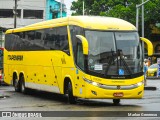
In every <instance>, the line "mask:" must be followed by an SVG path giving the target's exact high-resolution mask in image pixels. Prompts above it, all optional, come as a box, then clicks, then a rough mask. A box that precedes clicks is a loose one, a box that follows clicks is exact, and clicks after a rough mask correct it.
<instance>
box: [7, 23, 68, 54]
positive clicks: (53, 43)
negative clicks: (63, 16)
mask: <svg viewBox="0 0 160 120" xmlns="http://www.w3.org/2000/svg"><path fill="white" fill-rule="evenodd" d="M5 48H6V49H7V50H11V51H17V50H20V51H26V50H27V51H31V50H62V51H64V52H66V53H67V54H68V53H69V43H68V34H67V27H66V26H65V27H57V28H50V29H42V30H36V31H25V32H20V33H14V34H6V41H5Z"/></svg>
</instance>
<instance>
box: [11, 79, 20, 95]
mask: <svg viewBox="0 0 160 120" xmlns="http://www.w3.org/2000/svg"><path fill="white" fill-rule="evenodd" d="M13 85H14V89H15V91H16V92H20V84H19V82H18V79H17V78H15V79H14V83H13Z"/></svg>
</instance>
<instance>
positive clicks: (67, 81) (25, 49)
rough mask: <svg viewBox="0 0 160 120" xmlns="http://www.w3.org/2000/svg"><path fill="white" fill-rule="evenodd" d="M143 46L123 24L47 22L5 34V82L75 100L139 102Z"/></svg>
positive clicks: (88, 19) (82, 19) (87, 19)
mask: <svg viewBox="0 0 160 120" xmlns="http://www.w3.org/2000/svg"><path fill="white" fill-rule="evenodd" d="M142 41H145V43H146V44H147V45H148V55H152V53H153V50H152V49H153V46H152V44H151V42H150V41H149V40H147V39H145V38H141V40H140V38H139V35H138V33H137V30H136V28H135V27H134V26H133V25H132V24H130V23H129V22H127V21H124V20H121V19H118V18H112V17H98V16H70V17H65V18H58V19H53V20H48V21H44V22H40V23H36V24H32V25H28V26H25V27H22V28H17V29H10V30H7V31H6V35H5V49H4V80H5V82H6V83H7V84H11V85H13V86H14V88H15V91H18V92H22V93H25V92H27V90H28V89H36V90H42V91H48V92H54V93H59V94H66V95H68V100H69V103H71V104H75V103H76V101H77V98H85V99H113V103H115V104H118V103H119V102H120V99H133V98H135V99H139V98H142V96H143V93H144V74H143V49H142V47H141V43H142Z"/></svg>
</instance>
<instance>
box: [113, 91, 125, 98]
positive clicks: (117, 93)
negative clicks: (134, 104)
mask: <svg viewBox="0 0 160 120" xmlns="http://www.w3.org/2000/svg"><path fill="white" fill-rule="evenodd" d="M113 96H114V97H123V92H116V93H113Z"/></svg>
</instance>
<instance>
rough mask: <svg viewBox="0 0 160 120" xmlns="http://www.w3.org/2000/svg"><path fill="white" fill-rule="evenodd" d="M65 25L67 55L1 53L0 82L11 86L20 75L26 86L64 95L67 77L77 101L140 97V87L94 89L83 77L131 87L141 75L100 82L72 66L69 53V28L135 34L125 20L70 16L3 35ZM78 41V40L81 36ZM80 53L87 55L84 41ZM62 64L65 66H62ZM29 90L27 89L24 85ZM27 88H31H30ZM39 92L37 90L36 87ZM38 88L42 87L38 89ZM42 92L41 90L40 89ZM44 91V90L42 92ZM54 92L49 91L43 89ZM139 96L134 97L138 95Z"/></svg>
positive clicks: (38, 52)
mask: <svg viewBox="0 0 160 120" xmlns="http://www.w3.org/2000/svg"><path fill="white" fill-rule="evenodd" d="M64 25H67V28H68V40H69V48H70V56H68V55H67V54H66V53H64V52H62V51H56V50H54V51H53V50H50V51H14V52H9V51H7V50H4V74H5V75H4V81H5V82H6V83H8V84H12V79H13V73H14V72H15V73H16V74H17V76H18V79H19V75H20V73H23V74H24V79H25V82H26V83H29V84H30V83H33V85H35V86H32V87H36V84H37V86H42V87H43V85H45V86H44V87H46V86H49V87H50V88H52V87H56V88H58V89H59V93H60V94H63V93H64V80H65V78H69V79H70V80H71V82H72V86H73V94H74V96H77V97H81V98H112V99H115V98H116V97H114V96H113V93H114V92H117V91H118V92H119V91H121V92H123V93H124V97H121V98H141V97H142V96H143V90H144V85H142V86H140V87H138V88H136V89H131V90H107V89H102V88H98V87H95V86H93V85H91V84H88V83H87V82H85V81H84V79H83V77H85V78H87V79H89V80H92V81H95V82H98V83H101V84H106V85H114V86H118V85H121V86H125V85H132V84H136V83H138V82H142V81H143V80H144V76H141V77H138V78H134V79H130V80H129V79H124V80H123V79H121V80H118V79H115V80H114V79H113V80H111V79H104V78H99V77H96V76H91V75H88V74H86V73H84V72H83V71H81V70H80V69H79V68H77V66H76V65H75V63H74V58H73V50H72V44H71V36H70V31H69V25H78V26H81V27H83V28H87V29H92V30H96V29H99V30H109V31H118V30H120V31H123V30H124V31H136V28H135V26H133V25H132V24H130V23H129V22H127V21H124V20H121V19H118V18H111V17H91V16H70V17H66V18H59V19H54V20H49V21H44V22H40V23H36V24H32V25H29V26H26V27H22V28H17V29H10V30H7V32H6V34H9V33H14V32H22V31H28V30H36V29H43V28H54V27H59V26H64ZM81 38H82V37H81ZM82 43H84V44H83V47H84V48H83V49H84V54H86V55H87V54H88V42H85V39H84V38H83V39H82ZM8 55H23V60H22V61H14V60H9V59H8ZM62 61H65V64H63V63H62ZM28 87H31V86H28ZM32 87H31V88H32ZM37 89H39V88H37ZM41 89H42V88H41ZM42 90H44V89H42ZM45 90H46V89H45ZM91 90H94V91H96V92H97V96H96V95H93V94H92V93H91ZM46 91H50V92H55V91H51V90H46ZM139 92H141V94H139V95H138V93H139ZM121 98H120V99H121Z"/></svg>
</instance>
